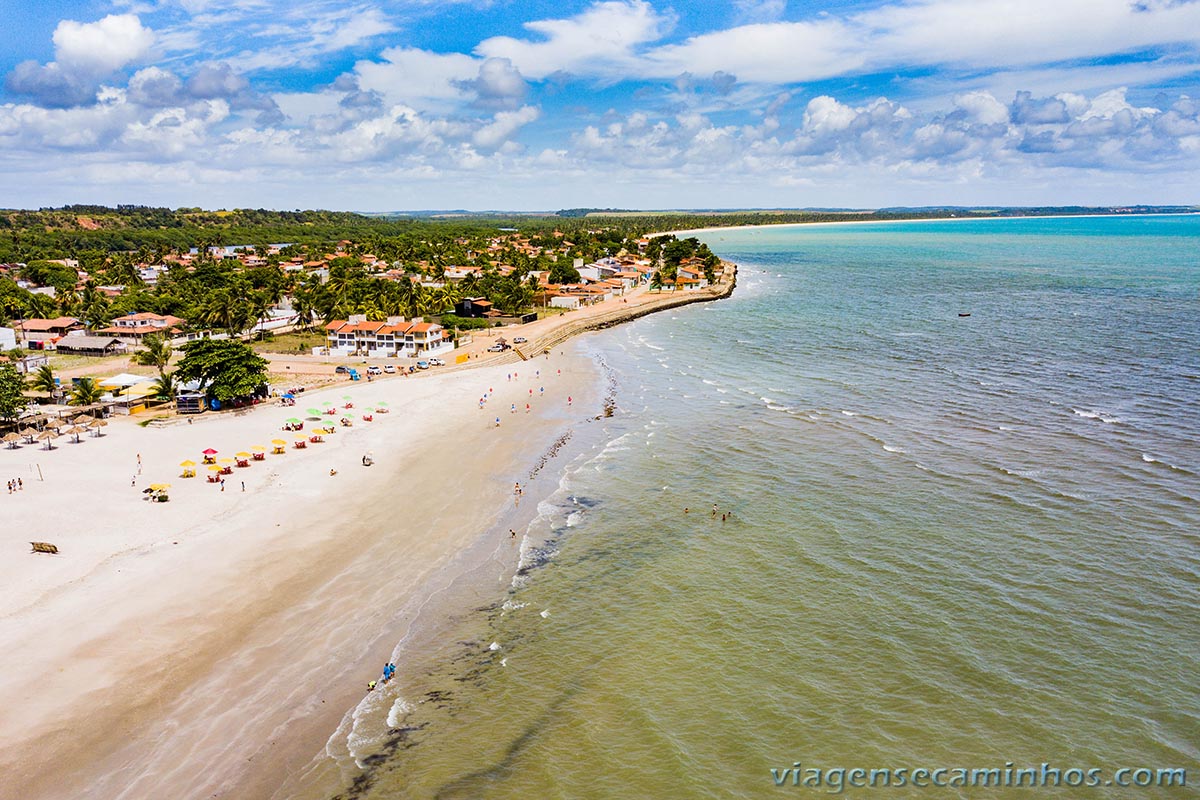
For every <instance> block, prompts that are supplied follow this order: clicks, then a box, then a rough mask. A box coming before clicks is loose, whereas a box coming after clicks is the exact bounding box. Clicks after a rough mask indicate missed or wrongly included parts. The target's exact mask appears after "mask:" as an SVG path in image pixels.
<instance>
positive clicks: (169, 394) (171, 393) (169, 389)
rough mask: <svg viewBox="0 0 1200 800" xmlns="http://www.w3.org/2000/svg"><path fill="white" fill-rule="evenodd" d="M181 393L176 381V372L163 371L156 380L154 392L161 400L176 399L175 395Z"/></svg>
mask: <svg viewBox="0 0 1200 800" xmlns="http://www.w3.org/2000/svg"><path fill="white" fill-rule="evenodd" d="M178 393H179V386H178V385H177V384H176V383H175V374H174V373H171V372H163V373H160V374H159V376H158V380H156V381H155V382H154V394H155V396H157V397H158V399H159V400H168V401H170V400H174V399H175V395H176V394H178Z"/></svg>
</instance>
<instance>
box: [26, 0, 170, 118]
mask: <svg viewBox="0 0 1200 800" xmlns="http://www.w3.org/2000/svg"><path fill="white" fill-rule="evenodd" d="M53 38H54V55H55V60H54V61H51V62H49V63H48V64H38V63H37V62H36V61H24V62H22V63H20V64H18V65H17V66H16V67H15V68H14V69H13V71H12V72H11V73H10V74H9V76H8V79H7V81H6V85H7V86H8V88H9V89H10V90H12V91H14V92H16V93H17V94H23V95H28V96H30V97H33V98H35V99H37V100H39V101H40V103H41V104H42V105H46V106H51V107H60V108H61V107H68V106H74V105H81V104H83V103H86V102H88V101H90V100H94V99H95V97H96V89H97V88H98V87H99V85H100V82H101V81H102V80H104V79H105V78H107V77H109V76H110V75H111V74H112V73H113V72H115V71H116V70H118V69H120V68H122V67H124V66H126V65H128V64H130V63H133V62H134V61H137V60H139V59H141V58H142V57H144V56H145V55H146V54H147V53H148V52H149V50H150V47H151V46H152V45H153V44H154V32H153V31H151V30H150V29H149V28H145V27H142V24H141V21H140V20H139V19H138V18H137V17H136V16H135V15H133V14H120V15H113V14H110V15H109V16H107V17H105V18H104V19H101V20H99V21H97V22H90V23H83V22H76V21H74V20H63V21H62V22H60V23H58V26H57V27H56V28H55V29H54V37H53Z"/></svg>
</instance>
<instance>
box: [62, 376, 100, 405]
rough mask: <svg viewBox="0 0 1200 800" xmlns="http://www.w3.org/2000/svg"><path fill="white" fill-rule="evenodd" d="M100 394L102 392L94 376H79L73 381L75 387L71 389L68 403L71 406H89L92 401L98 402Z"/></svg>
mask: <svg viewBox="0 0 1200 800" xmlns="http://www.w3.org/2000/svg"><path fill="white" fill-rule="evenodd" d="M102 394H104V392H102V391H101V390H100V385H99V384H97V383H96V379H95V378H80V379H79V380H77V381H75V388H74V389H72V390H71V399H70V400H69V401H68V403H69V404H70V405H73V406H90V405H91V404H92V403H99V402H100V396H101V395H102Z"/></svg>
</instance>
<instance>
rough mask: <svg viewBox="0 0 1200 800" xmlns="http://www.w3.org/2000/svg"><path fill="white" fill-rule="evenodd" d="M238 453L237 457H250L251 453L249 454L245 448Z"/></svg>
mask: <svg viewBox="0 0 1200 800" xmlns="http://www.w3.org/2000/svg"><path fill="white" fill-rule="evenodd" d="M236 455H237V457H238V458H249V457H250V454H249V453H247V452H246V451H245V450H243V451H242V452H240V453H237V454H236Z"/></svg>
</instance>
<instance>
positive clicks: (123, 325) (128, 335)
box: [92, 311, 187, 344]
mask: <svg viewBox="0 0 1200 800" xmlns="http://www.w3.org/2000/svg"><path fill="white" fill-rule="evenodd" d="M186 323H187V320H184V319H182V318H180V317H173V316H171V315H170V314H167V315H165V316H164V315H162V314H151V313H150V312H148V311H143V312H141V313H138V314H126V315H125V316H123V317H117V318H116V319H114V320H113V321H112V325H110V326H108V327H107V328H100V329H99V330H95V331H92V333H93V334H96V335H103V336H116V337H117V338H118V339H121V340H122V341H125V342H130V343H132V344H140V343H141V341H142V339H144V338H145V337H146V336H147V335H149V334H151V333H158V334H162V335H163V336H166V337H167V338H168V339H173V338H175V337H176V336H178V335H179V334H180V332H181V331H182V330H183V327H184V325H185V324H186Z"/></svg>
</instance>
